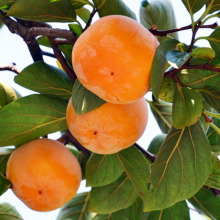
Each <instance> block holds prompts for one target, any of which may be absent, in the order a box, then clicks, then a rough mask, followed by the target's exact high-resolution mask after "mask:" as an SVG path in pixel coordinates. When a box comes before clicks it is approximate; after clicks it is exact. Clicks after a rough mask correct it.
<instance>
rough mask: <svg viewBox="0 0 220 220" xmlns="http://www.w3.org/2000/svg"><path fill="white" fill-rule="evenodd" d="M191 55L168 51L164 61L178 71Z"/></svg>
mask: <svg viewBox="0 0 220 220" xmlns="http://www.w3.org/2000/svg"><path fill="white" fill-rule="evenodd" d="M190 57H191V53H186V52H180V51H178V50H172V51H168V52H167V54H166V59H167V61H168V63H169V64H170V65H171V66H173V67H174V68H176V69H179V68H181V67H182V66H183V64H185V63H186V62H187V60H189V58H190Z"/></svg>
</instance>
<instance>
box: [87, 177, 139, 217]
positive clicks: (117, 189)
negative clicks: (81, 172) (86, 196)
mask: <svg viewBox="0 0 220 220" xmlns="http://www.w3.org/2000/svg"><path fill="white" fill-rule="evenodd" d="M137 198H138V192H137V190H136V189H135V187H134V185H133V184H132V182H131V181H130V179H129V177H128V176H127V175H126V174H122V175H121V177H120V178H119V179H118V180H117V181H115V182H114V183H111V184H109V185H106V186H102V187H93V188H92V190H91V193H90V201H89V211H91V212H96V213H99V214H108V213H112V212H116V211H118V210H120V209H124V208H127V207H129V206H130V205H132V204H133V203H134V202H135V200H136V199H137Z"/></svg>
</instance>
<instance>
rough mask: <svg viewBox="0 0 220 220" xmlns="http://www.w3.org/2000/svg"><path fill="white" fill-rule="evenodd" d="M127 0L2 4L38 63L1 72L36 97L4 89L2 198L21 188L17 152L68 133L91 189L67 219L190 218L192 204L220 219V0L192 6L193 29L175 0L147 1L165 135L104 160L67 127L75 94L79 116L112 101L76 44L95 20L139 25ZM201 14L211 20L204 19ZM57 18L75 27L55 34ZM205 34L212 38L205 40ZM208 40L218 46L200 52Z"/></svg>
mask: <svg viewBox="0 0 220 220" xmlns="http://www.w3.org/2000/svg"><path fill="white" fill-rule="evenodd" d="M124 2H126V1H124ZM124 2H123V1H121V0H92V1H89V0H38V1H36V0H28V1H26V0H0V22H1V25H5V26H7V28H8V29H9V31H10V32H11V33H14V34H17V35H19V36H20V37H21V38H23V40H24V43H26V45H27V47H28V49H29V51H30V56H31V57H32V58H33V63H32V64H31V65H29V66H27V67H25V68H24V69H23V70H21V71H18V70H17V69H16V67H15V66H14V65H13V64H12V65H9V66H0V70H1V71H2V72H1V74H4V70H10V71H13V72H14V73H15V77H14V81H15V82H16V83H17V84H19V85H20V86H22V87H24V88H27V89H29V90H32V91H34V93H33V94H32V95H28V96H24V97H17V94H16V92H15V91H14V90H13V89H12V88H10V87H8V86H7V85H3V84H0V128H1V130H0V146H1V149H0V152H1V154H0V174H1V175H0V193H1V195H2V194H3V193H5V192H6V191H7V190H8V189H9V188H10V187H11V182H10V181H9V180H8V179H7V178H6V175H5V173H6V167H7V161H8V158H9V157H10V155H11V153H12V151H13V150H14V149H16V148H17V147H19V146H20V145H22V144H24V143H26V142H29V141H31V140H34V139H37V138H39V137H47V136H48V135H49V134H51V133H54V132H59V133H60V137H59V139H58V140H59V141H60V142H62V143H64V144H65V145H66V146H67V147H68V148H69V149H70V150H71V151H72V152H73V153H74V154H75V155H76V156H77V158H78V160H79V162H80V165H81V169H82V172H83V179H84V180H86V184H87V186H90V187H91V191H90V192H83V193H79V194H77V195H76V196H75V197H74V198H73V199H72V200H71V201H70V202H68V203H67V204H66V205H65V206H64V207H62V208H61V210H60V212H59V215H58V216H57V220H62V219H67V218H68V219H86V220H88V219H93V220H100V219H117V220H118V219H135V220H137V219H166V220H167V219H190V216H189V206H188V205H189V204H191V205H192V206H193V207H194V209H195V210H197V211H198V212H199V213H201V214H203V215H205V216H207V217H209V218H211V219H220V196H219V192H220V161H219V159H218V156H219V154H220V28H219V26H218V23H217V21H218V20H219V15H220V1H219V0H182V3H183V4H184V5H185V7H186V9H187V11H188V13H189V15H190V17H191V23H190V24H188V25H187V26H184V27H177V26H176V22H175V16H174V11H173V9H172V5H171V4H170V2H168V1H164V0H151V1H149V2H148V1H143V2H142V4H141V5H140V19H139V20H140V23H141V24H142V25H143V26H144V27H145V28H146V29H148V30H149V31H150V32H151V33H152V34H153V35H154V36H156V37H157V38H158V40H159V42H160V45H159V46H158V48H157V51H156V54H155V56H154V59H153V63H152V69H151V76H150V86H151V89H150V91H149V92H148V93H149V94H151V97H152V98H151V99H146V102H148V105H149V106H150V109H151V111H152V113H153V115H154V117H155V119H156V122H157V123H158V125H159V127H160V129H161V134H160V135H158V136H156V137H154V138H153V140H152V142H151V143H150V145H149V146H140V145H138V144H137V143H134V145H132V146H130V147H129V148H127V149H125V150H122V151H119V152H117V153H114V154H109V155H105V154H95V153H93V152H90V151H89V150H87V149H86V148H85V147H84V146H82V145H81V144H80V143H79V142H78V141H77V140H76V138H75V137H74V136H73V135H72V134H71V133H70V132H69V130H68V129H67V123H66V108H67V104H68V100H69V99H70V98H71V97H72V99H73V100H74V105H73V106H74V108H75V112H76V113H77V114H85V113H87V112H90V111H93V110H94V109H96V108H98V107H99V106H101V105H102V104H104V103H105V101H104V100H102V99H100V98H99V97H98V96H96V95H95V94H93V93H92V92H91V91H89V90H87V89H86V88H85V87H84V86H83V85H82V84H81V83H80V82H79V80H78V79H77V77H76V75H75V73H74V68H73V66H72V58H71V53H72V49H73V47H74V44H75V42H76V41H77V39H78V38H79V37H80V35H81V34H82V33H83V32H84V31H86V30H87V28H88V27H89V26H90V25H92V23H93V21H94V15H98V16H99V17H100V18H101V17H104V16H108V15H112V14H117V15H124V16H128V17H130V18H132V19H134V20H138V19H137V17H136V15H135V14H134V12H133V11H132V9H130V8H129V7H128V6H127V5H126V4H125V3H124ZM198 11H200V14H201V15H200V17H199V18H198V19H195V16H194V15H195V13H197V12H198ZM213 20H214V22H213ZM53 22H59V23H68V28H67V29H57V28H54V27H53ZM204 29H210V30H212V32H211V34H210V35H209V36H206V35H204V36H203V35H202V33H203V30H204ZM185 30H191V42H190V43H189V45H186V44H185V43H183V42H181V41H179V39H178V32H180V31H181V32H184V31H185ZM198 31H200V36H199V37H198ZM201 39H203V40H204V39H205V40H207V41H208V42H209V44H210V47H201V46H200V47H199V46H198V45H197V42H199V41H200V40H201ZM9 43H10V42H9ZM130 43H131V44H132V42H130ZM42 46H46V47H48V48H51V49H52V52H46V51H44V50H43V47H42ZM15 49H16V48H15ZM140 52H141V51H140ZM45 56H50V57H53V58H54V59H56V60H57V66H52V65H49V64H48V63H47V62H45ZM85 59H86V58H85ZM0 62H1V61H0ZM11 62H12V61H11ZM5 73H7V72H5ZM109 123H111V122H109ZM148 135H149V136H150V135H151V134H148ZM8 146H14V148H8ZM0 209H1V210H2V211H4V214H1V213H0V216H1V215H2V216H3V217H5V218H7V216H9V215H10V214H12V213H13V214H14V216H17V219H20V214H19V213H18V212H17V211H16V209H15V208H13V207H11V206H10V204H1V205H0ZM171 216H172V217H171ZM15 219H16V217H15Z"/></svg>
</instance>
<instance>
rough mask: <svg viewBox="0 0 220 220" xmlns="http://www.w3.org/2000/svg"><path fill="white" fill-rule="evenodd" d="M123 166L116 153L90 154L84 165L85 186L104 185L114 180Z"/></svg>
mask: <svg viewBox="0 0 220 220" xmlns="http://www.w3.org/2000/svg"><path fill="white" fill-rule="evenodd" d="M122 173H123V168H122V166H121V164H120V161H119V160H118V157H117V155H116V154H110V155H101V154H92V156H91V157H90V159H89V161H88V163H87V165H86V184H87V186H94V187H98V186H104V185H107V184H110V183H112V182H114V181H116V180H117V179H118V178H119V177H120V176H121V174H122Z"/></svg>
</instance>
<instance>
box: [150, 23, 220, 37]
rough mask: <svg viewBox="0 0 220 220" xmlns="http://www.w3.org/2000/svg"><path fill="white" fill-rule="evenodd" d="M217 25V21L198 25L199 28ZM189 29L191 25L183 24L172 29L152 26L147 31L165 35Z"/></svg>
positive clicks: (161, 35) (156, 34)
mask: <svg viewBox="0 0 220 220" xmlns="http://www.w3.org/2000/svg"><path fill="white" fill-rule="evenodd" d="M217 26H218V23H217V22H215V23H213V24H210V25H203V26H200V27H199V28H215V27H217ZM190 29H192V25H187V26H184V27H181V28H174V29H169V30H158V29H157V28H155V27H153V28H151V29H149V31H150V32H151V33H152V34H153V35H155V36H160V37H164V36H167V35H168V34H171V33H175V32H179V31H184V30H190Z"/></svg>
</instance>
